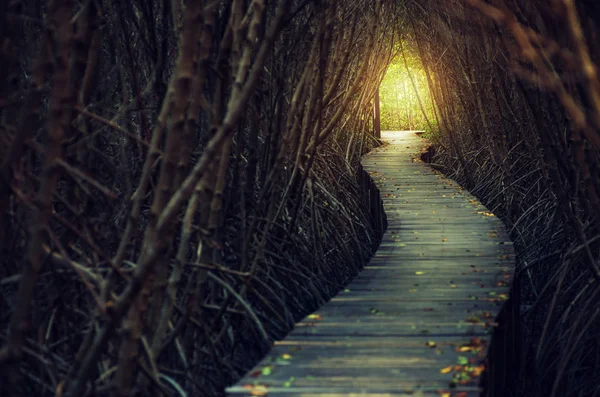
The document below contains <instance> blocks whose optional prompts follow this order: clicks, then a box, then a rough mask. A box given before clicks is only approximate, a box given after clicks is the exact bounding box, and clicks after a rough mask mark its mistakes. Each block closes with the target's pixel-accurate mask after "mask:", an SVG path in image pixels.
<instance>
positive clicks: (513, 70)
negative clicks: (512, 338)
mask: <svg viewBox="0 0 600 397" xmlns="http://www.w3.org/2000/svg"><path fill="white" fill-rule="evenodd" d="M447 3H452V4H451V5H450V4H446V2H444V5H441V4H439V3H436V2H425V4H421V5H420V6H419V7H416V6H414V7H409V9H408V12H409V13H410V14H411V15H412V17H413V20H415V21H418V22H416V23H415V27H414V34H415V36H416V38H417V40H418V43H419V45H420V47H421V57H422V60H423V63H424V64H425V65H426V66H427V67H428V68H430V69H431V70H432V73H433V74H434V75H435V76H436V77H437V78H436V79H435V81H432V82H430V85H431V87H430V88H431V90H432V91H433V95H434V99H435V101H436V103H437V110H438V113H439V116H440V120H441V124H440V125H441V134H440V135H439V136H440V138H439V139H440V141H441V145H440V149H439V151H438V156H437V158H436V159H434V161H435V162H436V163H439V164H441V165H442V166H443V167H444V170H445V171H446V172H447V173H449V174H451V175H453V176H454V177H455V178H457V179H458V180H460V181H461V182H462V183H464V184H465V185H466V186H467V188H469V189H470V190H471V191H472V192H473V193H474V194H477V195H478V196H479V197H480V198H481V199H482V201H483V202H484V203H485V204H486V205H487V206H488V207H489V208H492V209H493V211H494V212H496V213H498V214H499V215H500V216H502V217H503V219H504V221H505V222H506V223H507V225H508V226H509V228H510V229H511V233H512V237H513V240H514V241H515V242H516V244H517V249H518V253H519V263H518V271H519V275H520V278H521V280H522V288H521V291H520V292H521V295H522V299H523V302H522V306H521V309H522V322H523V326H524V327H523V335H522V338H523V341H524V342H526V343H524V344H523V346H527V347H528V348H527V349H526V350H525V351H524V352H523V357H522V366H521V371H520V374H519V376H520V377H521V380H522V381H521V382H520V386H519V388H518V390H515V392H518V393H520V394H518V395H524V396H581V395H586V396H587V395H593V394H594V393H596V392H597V389H596V388H597V383H598V374H597V371H596V369H595V368H597V366H598V352H599V351H600V350H599V349H600V346H599V345H598V339H597V337H596V335H597V333H598V331H599V329H600V322H599V320H600V317H599V315H600V311H599V310H598V308H597V304H596V302H597V299H598V292H599V291H600V287H599V286H600V284H599V281H600V277H599V276H600V273H599V264H598V261H599V256H598V247H599V245H598V237H597V236H598V232H599V231H600V230H599V229H598V225H599V222H598V221H599V213H598V197H599V196H598V195H599V193H600V180H599V179H598V175H599V173H598V171H599V169H598V160H599V155H598V148H599V146H598V144H599V142H600V141H599V139H598V136H599V135H598V132H599V131H600V123H598V120H599V117H600V107H599V106H598V105H599V104H600V102H599V100H598V98H599V95H600V86H599V83H598V77H597V66H596V65H597V63H598V61H599V60H598V54H600V48H599V45H600V43H599V42H598V40H597V32H598V26H597V22H596V20H595V19H594V17H595V16H597V15H598V12H599V11H600V10H599V9H598V7H597V5H596V3H594V2H574V1H571V0H561V1H551V2H540V1H516V2H507V1H503V0H496V1H490V2H483V1H479V0H465V1H452V2H447ZM465 21H467V23H465ZM441 53H443V54H444V56H443V57H441V59H440V57H439V54H441ZM514 368H519V365H518V363H514Z"/></svg>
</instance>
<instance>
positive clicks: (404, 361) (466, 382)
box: [227, 132, 514, 397]
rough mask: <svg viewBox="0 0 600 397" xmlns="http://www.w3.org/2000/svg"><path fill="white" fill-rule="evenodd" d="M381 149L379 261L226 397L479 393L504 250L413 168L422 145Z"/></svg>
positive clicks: (504, 242) (502, 293)
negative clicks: (383, 227)
mask: <svg viewBox="0 0 600 397" xmlns="http://www.w3.org/2000/svg"><path fill="white" fill-rule="evenodd" d="M383 139H384V140H385V141H387V142H388V143H389V144H388V145H386V146H383V147H381V148H379V149H377V150H375V151H373V152H372V153H370V154H369V155H367V156H366V157H365V158H364V159H363V165H364V167H365V169H366V170H367V171H368V172H369V173H370V174H371V176H372V177H373V179H374V180H375V181H376V183H377V186H378V187H379V189H380V192H381V197H382V199H383V201H384V207H385V211H386V214H387V218H388V229H387V231H386V233H385V235H384V237H383V241H382V243H381V246H380V247H379V249H378V251H377V253H376V254H375V256H374V257H373V258H372V260H371V262H370V263H369V264H368V265H366V266H365V268H364V270H363V271H362V272H361V273H360V274H359V275H358V276H357V277H356V278H355V279H354V280H353V281H352V282H351V283H350V284H349V285H348V286H347V287H346V289H344V290H343V291H341V292H340V293H339V294H338V295H337V296H335V297H334V298H333V299H331V301H330V302H328V303H327V304H325V305H324V306H323V307H322V308H321V309H320V310H318V311H317V312H315V313H313V314H311V315H309V316H307V317H306V318H305V319H304V320H302V321H301V322H300V323H298V324H296V327H295V329H294V330H293V331H292V332H291V333H290V334H289V335H288V336H287V337H286V338H285V339H284V340H282V341H279V342H276V343H275V346H274V348H273V349H272V351H271V352H270V354H269V355H268V356H267V357H266V358H265V359H264V360H262V361H261V362H260V363H259V364H258V365H257V366H256V367H255V368H254V369H253V370H252V371H250V372H249V373H248V374H247V375H246V377H244V378H243V379H242V380H241V381H239V382H238V383H237V384H236V385H234V386H232V387H230V388H229V389H228V390H227V392H228V393H229V394H230V395H239V394H242V395H255V396H256V395H257V396H261V395H266V394H268V395H269V396H275V395H286V396H291V395H294V396H298V395H303V396H325V395H327V396H338V395H339V396H342V395H359V394H360V395H371V396H375V395H378V396H381V395H389V396H403V395H407V396H413V397H415V396H417V397H419V396H422V397H425V396H432V397H433V396H438V397H439V396H442V397H450V396H456V397H471V396H478V395H480V392H481V388H480V378H481V374H482V371H483V370H484V369H485V359H486V356H487V353H488V350H489V346H490V340H491V333H492V330H493V328H494V326H495V322H494V321H495V319H496V317H497V316H498V314H499V312H500V310H501V308H502V305H503V304H504V302H505V301H506V299H507V298H508V293H509V286H510V283H511V280H512V275H513V264H514V253H513V247H512V243H511V242H510V239H509V238H508V236H507V234H506V232H505V230H504V226H503V224H502V222H501V221H500V220H498V219H497V218H496V217H494V216H493V215H492V214H490V213H489V212H488V210H487V209H486V208H485V207H483V206H482V205H481V204H480V203H479V202H478V201H477V199H475V198H474V197H473V196H471V195H470V194H469V193H468V192H466V191H464V190H462V189H461V187H460V186H458V185H457V184H456V183H454V182H453V181H450V180H448V179H446V178H444V177H443V176H441V175H440V174H439V173H437V172H435V171H434V170H432V169H431V168H430V167H429V166H428V165H427V164H424V163H422V162H416V161H414V160H413V157H414V155H415V153H417V152H419V151H420V149H422V147H423V146H424V144H425V143H424V141H423V140H421V139H420V138H419V137H417V136H416V135H415V134H413V133H411V132H387V133H385V132H384V133H383Z"/></svg>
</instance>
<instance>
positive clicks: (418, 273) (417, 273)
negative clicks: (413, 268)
mask: <svg viewBox="0 0 600 397" xmlns="http://www.w3.org/2000/svg"><path fill="white" fill-rule="evenodd" d="M415 274H416V275H417V276H422V275H423V274H425V272H415Z"/></svg>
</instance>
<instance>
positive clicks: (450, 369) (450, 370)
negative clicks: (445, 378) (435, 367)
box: [440, 365, 453, 374]
mask: <svg viewBox="0 0 600 397" xmlns="http://www.w3.org/2000/svg"><path fill="white" fill-rule="evenodd" d="M452 367H453V366H452V365H450V366H448V367H446V368H442V369H440V373H442V374H448V373H450V372H452Z"/></svg>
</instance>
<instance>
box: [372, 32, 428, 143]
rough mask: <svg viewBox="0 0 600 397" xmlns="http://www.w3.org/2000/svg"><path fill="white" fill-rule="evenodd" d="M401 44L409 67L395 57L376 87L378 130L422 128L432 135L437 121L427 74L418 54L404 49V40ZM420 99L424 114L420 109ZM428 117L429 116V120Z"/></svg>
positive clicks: (400, 57)
mask: <svg viewBox="0 0 600 397" xmlns="http://www.w3.org/2000/svg"><path fill="white" fill-rule="evenodd" d="M404 45H405V56H406V63H407V64H408V68H406V66H405V63H404V59H403V58H402V55H401V54H399V55H398V56H396V57H395V58H394V59H393V60H392V63H391V64H390V66H389V68H388V71H387V73H386V75H385V78H384V79H383V82H382V83H381V86H380V88H379V95H380V102H381V129H383V130H425V131H426V132H427V133H429V134H432V133H435V132H436V131H437V124H436V118H435V116H434V110H433V106H434V104H433V102H432V100H431V95H430V94H429V86H428V84H427V75H426V74H425V71H424V70H423V67H422V65H421V60H420V59H419V57H418V56H417V55H416V54H414V53H412V52H411V51H410V50H409V49H407V48H406V43H405V44H404ZM411 78H412V81H411ZM432 78H433V77H432ZM413 82H414V85H413ZM415 86H416V90H415ZM419 99H420V100H421V103H422V105H423V109H424V110H425V113H426V115H424V114H423V111H422V110H421V106H420V105H419ZM427 119H429V123H428V122H427ZM429 125H431V128H430V127H429ZM431 129H433V131H431Z"/></svg>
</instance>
